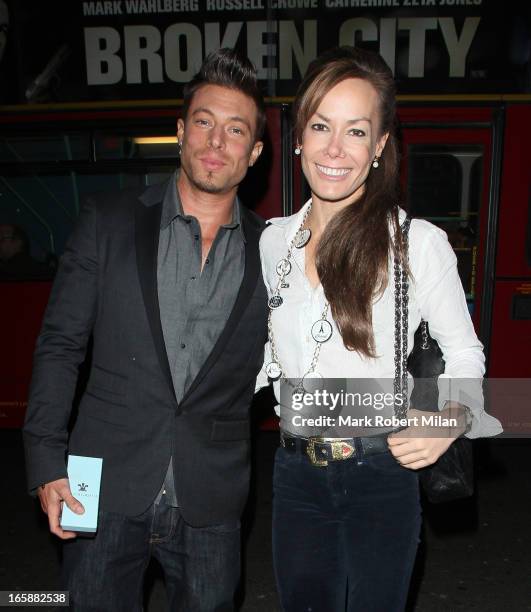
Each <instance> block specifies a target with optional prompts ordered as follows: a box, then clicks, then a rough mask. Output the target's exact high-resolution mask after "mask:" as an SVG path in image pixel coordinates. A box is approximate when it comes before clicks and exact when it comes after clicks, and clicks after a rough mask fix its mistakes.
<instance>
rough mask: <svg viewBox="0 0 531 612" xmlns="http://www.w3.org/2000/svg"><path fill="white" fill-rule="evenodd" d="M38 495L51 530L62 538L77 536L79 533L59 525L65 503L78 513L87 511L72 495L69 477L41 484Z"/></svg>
mask: <svg viewBox="0 0 531 612" xmlns="http://www.w3.org/2000/svg"><path fill="white" fill-rule="evenodd" d="M38 496H39V501H40V502H41V508H42V510H43V512H44V513H45V514H47V515H48V523H49V524H50V531H51V532H52V533H53V534H55V535H56V536H57V537H58V538H61V539H62V540H71V539H72V538H75V537H76V536H77V533H75V532H74V531H64V530H63V529H61V527H60V525H59V518H60V516H61V508H62V504H63V503H65V504H66V505H67V506H68V507H69V508H70V510H72V512H75V513H76V514H83V513H84V512H85V508H83V505H82V504H81V503H80V502H79V501H78V500H77V499H76V498H75V497H74V496H73V495H72V492H71V491H70V485H69V483H68V478H60V479H59V480H53V481H52V482H47V483H46V484H44V485H42V486H40V487H39V490H38Z"/></svg>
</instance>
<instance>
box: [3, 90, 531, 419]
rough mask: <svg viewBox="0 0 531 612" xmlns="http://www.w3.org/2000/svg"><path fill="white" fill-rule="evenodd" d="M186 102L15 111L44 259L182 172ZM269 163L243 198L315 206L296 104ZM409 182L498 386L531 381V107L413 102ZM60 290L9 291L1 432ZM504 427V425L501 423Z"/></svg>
mask: <svg viewBox="0 0 531 612" xmlns="http://www.w3.org/2000/svg"><path fill="white" fill-rule="evenodd" d="M179 105H180V102H179V101H178V100H176V101H172V100H164V101H156V102H153V101H151V102H129V103H80V104H69V105H38V106H27V107H23V108H21V107H20V106H11V107H4V108H3V109H1V110H2V113H1V116H0V165H1V171H0V196H1V216H0V224H1V223H9V222H12V220H13V219H16V222H17V225H19V226H22V227H24V228H25V229H26V231H27V232H28V234H29V235H30V238H31V242H32V255H33V256H34V257H35V259H40V260H41V261H43V260H45V259H46V258H48V261H49V262H52V263H53V261H54V256H60V254H61V252H62V249H63V247H64V243H65V240H66V239H67V237H68V234H69V231H70V229H71V228H72V225H73V223H74V221H75V217H76V214H77V211H78V209H79V203H80V201H81V200H82V198H83V196H85V195H86V194H89V193H93V192H95V191H103V190H107V191H108V190H112V189H120V188H124V187H127V186H132V185H141V184H145V185H149V184H152V183H155V182H160V181H161V180H163V179H164V178H165V177H166V176H168V174H169V173H170V172H172V171H173V170H174V168H175V166H176V163H177V162H176V159H177V154H176V143H175V123H176V118H177V116H178V113H179ZM267 115H268V132H267V138H266V150H265V155H264V156H263V159H262V160H261V162H260V163H259V164H257V165H256V167H255V168H252V169H251V171H250V174H249V176H248V177H247V179H246V181H245V183H244V184H243V185H242V188H241V195H242V199H243V201H244V202H245V203H246V204H247V205H249V206H250V207H251V208H253V209H254V210H255V211H256V212H258V213H259V214H260V215H262V216H263V217H265V218H269V217H273V216H280V215H285V214H290V213H291V212H294V211H296V210H298V208H299V207H300V206H301V204H302V203H303V201H304V200H305V198H306V191H307V189H306V186H305V184H304V181H303V179H302V175H301V170H300V166H299V164H298V163H297V161H294V156H293V143H292V122H291V115H290V105H289V100H285V99H284V100H283V99H270V100H268V108H267ZM399 117H400V129H401V140H402V152H403V157H402V180H403V190H404V193H405V200H406V201H407V203H408V207H409V210H410V212H411V214H413V215H414V216H418V217H423V218H426V219H428V220H430V221H432V222H433V223H436V224H437V225H439V226H440V227H442V228H443V229H444V230H445V231H446V232H447V234H448V236H449V239H450V242H451V244H452V246H453V248H454V249H455V252H456V255H457V258H458V265H459V272H460V275H461V280H462V282H463V286H464V288H465V292H466V296H467V301H468V305H469V309H470V312H471V314H472V318H473V321H474V324H475V326H476V330H477V332H478V334H479V337H480V339H481V340H482V342H483V343H484V345H485V351H486V355H487V363H488V370H487V374H488V376H489V377H496V378H513V377H517V378H531V358H530V347H531V153H530V151H529V148H528V146H527V143H529V142H530V141H531V96H528V95H505V96H494V95H476V96H466V97H465V96H456V95H453V96H443V97H434V96H401V97H399ZM52 275H53V266H52V267H51V268H50V274H49V278H48V279H39V280H28V279H26V280H24V278H13V279H8V280H5V279H4V280H3V282H2V283H1V285H0V287H1V291H2V299H1V302H0V326H1V338H2V350H1V351H0V360H1V361H0V372H1V374H0V427H3V428H6V427H20V426H21V424H22V422H23V419H24V413H25V406H26V400H27V395H28V385H29V380H30V375H31V362H32V353H33V347H34V343H35V339H36V336H37V334H38V331H39V328H40V323H41V318H42V315H43V311H44V308H45V306H46V302H47V298H48V295H49V291H50V287H51V282H52V280H51V277H52ZM497 416H498V417H501V416H503V415H497Z"/></svg>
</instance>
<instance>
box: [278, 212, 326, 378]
mask: <svg viewBox="0 0 531 612" xmlns="http://www.w3.org/2000/svg"><path fill="white" fill-rule="evenodd" d="M311 208H312V205H311V203H310V205H309V206H308V208H307V209H306V211H305V213H304V216H303V218H302V222H301V224H300V226H299V229H298V230H297V232H296V233H295V236H294V237H293V238H292V240H291V242H290V244H289V247H288V253H287V255H286V261H288V262H290V263H291V256H292V254H293V248H294V246H295V241H296V240H297V237H298V236H299V234H300V232H301V230H302V228H303V227H304V224H305V223H306V220H307V219H308V215H309V214H310V210H311ZM288 272H289V266H281V269H280V273H279V279H278V283H277V287H276V289H275V291H274V292H273V295H272V296H271V297H275V296H279V297H280V290H281V288H282V287H283V286H284V279H285V278H286V274H288ZM329 307H330V304H329V303H328V302H326V304H325V307H324V309H323V312H322V313H321V319H320V320H321V321H324V320H326V317H327V315H328V310H329ZM273 310H274V309H273V308H270V309H269V315H268V317H267V332H268V336H269V346H270V348H271V357H272V358H273V362H274V363H276V364H277V365H278V367H279V369H280V378H281V379H284V380H286V381H287V382H288V383H289V384H290V385H291V386H292V387H295V388H296V389H299V388H302V384H303V381H304V379H305V378H306V377H307V376H308V375H309V374H312V373H313V372H315V367H316V366H317V362H318V361H319V354H320V352H321V345H322V344H323V343H322V342H318V341H316V342H315V348H314V351H313V356H312V360H311V362H310V367H309V368H308V370H307V371H306V373H305V374H304V375H303V377H302V378H301V379H300V381H299V383H298V384H297V385H293V384H292V383H290V382H289V381H288V378H287V377H286V373H285V371H284V368H283V367H282V364H281V363H280V359H279V356H278V352H277V346H276V343H275V334H274V333H273V320H272V318H273Z"/></svg>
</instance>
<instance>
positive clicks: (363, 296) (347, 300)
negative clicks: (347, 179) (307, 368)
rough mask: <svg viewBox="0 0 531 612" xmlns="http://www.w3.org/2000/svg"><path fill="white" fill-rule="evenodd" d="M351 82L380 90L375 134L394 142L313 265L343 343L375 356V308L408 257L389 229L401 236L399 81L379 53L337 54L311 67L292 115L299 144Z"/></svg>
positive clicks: (347, 50) (326, 235)
mask: <svg viewBox="0 0 531 612" xmlns="http://www.w3.org/2000/svg"><path fill="white" fill-rule="evenodd" d="M350 78H360V79H364V80H366V81H368V82H369V83H370V84H371V85H372V86H373V87H374V89H375V90H376V92H377V94H378V100H379V105H378V110H379V119H380V122H379V123H380V130H379V134H378V137H380V136H382V135H383V134H385V133H389V137H388V139H387V143H386V145H385V148H384V150H383V153H382V156H381V158H380V160H379V167H378V168H377V169H376V168H371V170H370V172H369V175H368V177H367V180H366V182H365V191H364V193H363V195H362V196H361V197H360V198H359V199H357V200H356V201H355V202H353V203H352V204H350V205H348V206H346V207H345V208H344V209H342V210H341V211H340V212H338V214H337V215H335V216H334V217H333V218H332V220H331V221H330V222H329V223H328V225H327V227H326V229H325V231H324V232H323V235H322V236H321V239H320V241H319V244H318V246H317V250H316V267H317V273H318V274H319V279H320V281H321V283H322V285H323V289H324V293H325V296H326V299H327V300H328V301H329V303H330V308H331V312H332V316H333V317H334V320H335V322H336V325H337V327H338V329H339V331H340V333H341V336H342V338H343V344H344V345H345V347H346V348H347V349H348V350H352V351H357V352H358V353H360V354H361V355H365V356H367V357H376V353H375V346H374V333H373V326H372V307H373V303H374V301H375V299H377V298H378V297H379V296H381V294H382V293H383V291H384V290H385V288H386V286H387V283H388V280H389V279H388V276H389V274H388V269H389V261H390V258H391V256H392V255H396V256H398V257H399V259H400V260H401V261H404V262H405V260H406V258H405V253H404V248H403V245H402V243H401V242H400V241H399V243H398V252H397V253H396V254H395V246H394V243H393V238H392V236H391V232H390V229H389V221H390V220H391V223H392V225H393V227H394V232H395V233H396V234H395V235H397V236H401V233H400V231H399V222H398V211H397V198H398V163H399V160H398V147H397V142H396V136H395V121H396V103H395V84H394V79H393V75H392V73H391V70H390V69H389V67H388V66H387V64H386V63H385V62H384V60H383V59H382V58H381V57H380V56H379V55H378V54H376V53H373V52H370V51H367V50H363V49H359V48H354V47H338V48H336V49H332V50H331V51H328V52H326V53H324V54H322V55H321V56H320V57H318V58H317V59H316V60H315V61H314V62H312V63H311V64H310V66H309V68H308V71H307V73H306V75H305V77H304V79H303V81H302V83H301V85H300V87H299V90H298V92H297V96H296V98H295V101H294V103H293V116H294V123H295V137H296V139H297V142H299V143H300V142H302V134H303V131H304V128H305V127H306V125H307V123H308V121H309V120H310V118H311V117H312V115H313V114H314V113H315V112H316V110H317V108H318V106H319V104H320V103H321V101H322V99H323V98H324V96H325V95H326V94H327V93H328V92H329V91H330V90H331V89H332V88H333V87H334V86H335V85H337V84H338V83H340V82H341V81H344V80H345V79H350ZM389 324H390V325H391V324H392V322H391V321H390V322H389Z"/></svg>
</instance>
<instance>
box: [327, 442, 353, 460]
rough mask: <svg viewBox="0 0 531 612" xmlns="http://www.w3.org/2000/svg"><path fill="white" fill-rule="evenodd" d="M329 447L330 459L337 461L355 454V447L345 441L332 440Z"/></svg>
mask: <svg viewBox="0 0 531 612" xmlns="http://www.w3.org/2000/svg"><path fill="white" fill-rule="evenodd" d="M330 446H331V447H332V458H333V459H337V460H340V459H348V458H349V457H352V455H353V454H354V453H355V452H356V449H355V447H354V446H352V444H349V443H348V442H346V441H345V440H334V442H331V443H330Z"/></svg>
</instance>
